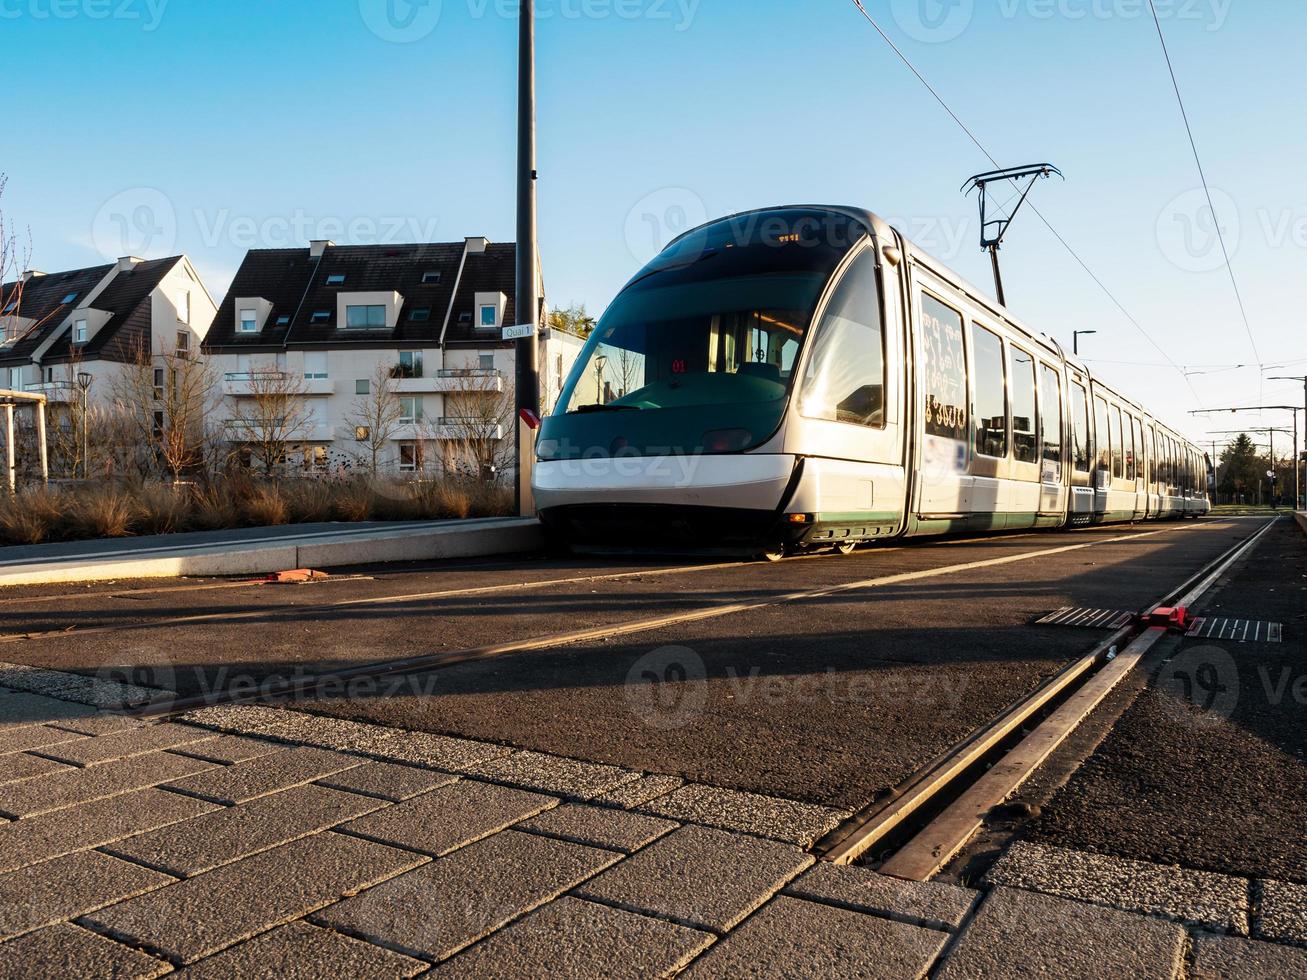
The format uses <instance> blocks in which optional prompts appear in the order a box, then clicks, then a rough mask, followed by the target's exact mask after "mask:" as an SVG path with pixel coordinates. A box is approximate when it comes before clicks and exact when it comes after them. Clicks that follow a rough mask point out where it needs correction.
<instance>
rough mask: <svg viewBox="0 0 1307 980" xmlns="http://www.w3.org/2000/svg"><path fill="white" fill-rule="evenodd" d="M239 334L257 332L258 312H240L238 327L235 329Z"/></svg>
mask: <svg viewBox="0 0 1307 980" xmlns="http://www.w3.org/2000/svg"><path fill="white" fill-rule="evenodd" d="M237 329H238V330H239V331H240V332H241V333H258V332H259V311H258V310H241V320H240V326H239V327H238V328H237Z"/></svg>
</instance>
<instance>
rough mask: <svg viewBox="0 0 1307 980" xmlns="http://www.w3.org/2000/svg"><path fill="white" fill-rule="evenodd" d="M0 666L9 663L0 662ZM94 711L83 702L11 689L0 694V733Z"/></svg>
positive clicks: (80, 715)
mask: <svg viewBox="0 0 1307 980" xmlns="http://www.w3.org/2000/svg"><path fill="white" fill-rule="evenodd" d="M0 666H11V665H8V664H0ZM94 713H95V709H94V708H91V707H88V706H87V705H84V704H74V703H73V702H71V701H61V700H59V699H58V698H50V697H45V696H44V695H41V694H30V693H27V692H23V691H11V692H9V693H7V694H4V695H0V733H4V732H6V731H7V730H9V729H11V728H21V727H23V726H24V725H39V724H41V723H43V722H50V721H60V720H63V719H71V718H78V717H85V716H87V715H92V714H94Z"/></svg>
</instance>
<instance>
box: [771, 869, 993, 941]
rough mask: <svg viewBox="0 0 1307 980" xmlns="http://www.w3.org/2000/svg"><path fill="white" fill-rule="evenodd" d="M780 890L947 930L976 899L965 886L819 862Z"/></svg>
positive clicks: (956, 922)
mask: <svg viewBox="0 0 1307 980" xmlns="http://www.w3.org/2000/svg"><path fill="white" fill-rule="evenodd" d="M785 893H786V894H787V895H795V896H797V897H799V898H806V899H808V900H810V901H814V902H825V903H826V904H828V905H840V906H844V907H846V908H850V909H854V910H856V911H858V912H869V913H871V914H873V915H883V916H885V917H887V918H890V919H897V920H898V921H899V922H907V923H910V924H913V925H920V926H925V927H926V928H929V929H944V930H947V931H949V932H952V931H955V930H956V929H957V928H958V927H959V926H960V925H962V920H963V919H964V918H966V916H967V913H968V912H970V911H971V908H972V906H973V905H974V904H975V902H976V899H977V898H978V897H979V892H974V891H972V890H971V889H970V888H959V887H958V886H956V885H946V884H942V883H940V882H934V881H902V880H900V879H898V878H891V877H889V876H888V875H882V874H877V873H876V872H874V871H870V870H868V869H867V868H859V867H855V866H843V865H835V864H826V863H824V862H820V861H819V862H818V863H817V864H816V865H815V866H813V867H812V868H811V869H810V870H808V871H807V872H805V873H804V874H803V875H802V876H800V877H799V878H797V879H796V880H794V881H792V882H791V883H790V884H789V885H787V886H786V888H785Z"/></svg>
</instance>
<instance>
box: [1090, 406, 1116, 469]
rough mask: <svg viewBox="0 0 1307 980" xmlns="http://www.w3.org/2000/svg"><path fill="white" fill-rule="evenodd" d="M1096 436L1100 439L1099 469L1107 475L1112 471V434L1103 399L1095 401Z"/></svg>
mask: <svg viewBox="0 0 1307 980" xmlns="http://www.w3.org/2000/svg"><path fill="white" fill-rule="evenodd" d="M1094 434H1095V436H1096V437H1097V439H1098V468H1099V469H1100V470H1102V471H1103V472H1105V473H1110V472H1111V471H1112V434H1111V432H1110V431H1109V430H1108V427H1107V402H1106V401H1105V400H1103V399H1102V398H1095V399H1094Z"/></svg>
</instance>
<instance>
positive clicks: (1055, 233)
mask: <svg viewBox="0 0 1307 980" xmlns="http://www.w3.org/2000/svg"><path fill="white" fill-rule="evenodd" d="M853 5H854V6H855V7H857V8H858V11H859V12H860V13H861V14H862V16H863V17H865V18H866V20H867V23H869V24H871V26H872V27H873V28H875V31H876V33H877V34H879V35H880V36H881V38H882V39H883V40H884V41H885V43H886V44H888V45H889V47H890V49H891V50H892V51H893V52H894V53H895V54H896V55H897V56H898V58H899V60H900V61H902V62H903V64H904V65H906V66H907V68H908V70H909V71H911V72H912V74H913V75H915V76H916V77H917V80H918V81H919V82H921V84H922V85H923V86H925V88H926V91H928V92H929V93H930V94H931V96H933V97H934V99H935V101H936V102H938V103H939V104H940V107H941V108H943V110H944V111H945V112H946V113H948V115H949V118H951V119H952V120H953V121H954V122H955V123H957V124H958V127H959V128H960V129H961V130H962V131H963V132H964V133H966V134H967V138H968V139H970V140H971V142H972V143H974V144H975V145H976V148H977V149H978V150H980V152H981V153H982V154H984V156H985V158H986V159H987V160H989V162H990V163H992V164H993V165H994V167H995V168H1000V169H1001V165H1000V164H999V162H998V160H996V159H995V158H994V155H993V154H992V153H990V152H989V150H987V149H986V148H985V144H983V143H982V142H980V139H979V137H977V136H976V134H975V133H974V132H972V131H971V128H970V127H969V126H967V124H966V123H965V122H963V121H962V118H961V117H960V116H959V115H958V114H957V113H956V112H954V111H953V109H952V107H951V106H950V105H949V104H948V103H947V102H946V101H944V97H943V96H942V95H940V94H939V92H938V91H937V90H936V89H935V86H933V85H931V84H930V82H929V81H928V80H927V79H926V76H925V75H923V74H922V73H921V72H920V71H919V70H918V68H917V66H916V65H914V64H913V63H912V60H911V59H910V58H909V57H908V56H907V55H906V54H904V53H903V51H902V49H901V48H899V46H898V45H897V44H895V43H894V39H893V38H891V37H890V36H889V34H887V33H886V32H885V30H884V28H882V27H881V26H880V24H879V23H877V21H876V18H874V17H873V16H872V15H871V12H870V11H868V10H867V8H866V7H865V6H864V5H863V2H862V0H853ZM1030 210H1031V211H1032V212H1033V213H1034V214H1035V215H1036V216H1037V217H1038V218H1039V220H1040V221H1041V222H1042V223H1043V225H1044V227H1045V228H1047V229H1048V230H1049V232H1050V233H1051V234H1052V236H1053V237H1054V238H1056V239H1057V241H1058V242H1059V244H1061V246H1062V247H1063V248H1064V249H1066V251H1067V254H1069V255H1070V256H1071V258H1072V259H1074V260H1075V262H1076V264H1077V265H1079V266H1080V268H1081V269H1083V270H1084V271H1085V273H1086V275H1088V276H1089V278H1090V279H1092V280H1093V281H1094V284H1095V285H1097V286H1098V288H1099V289H1100V290H1102V292H1103V295H1105V296H1106V297H1107V298H1108V299H1109V300H1110V301H1111V303H1112V305H1113V306H1115V307H1116V308H1117V310H1118V311H1119V312H1120V313H1121V315H1122V316H1124V317H1125V318H1126V320H1128V321H1129V322H1130V324H1131V325H1132V326H1133V327H1134V328H1135V329H1136V330H1138V331H1139V333H1140V334H1141V335H1142V336H1143V338H1144V339H1145V340H1147V341H1148V342H1149V343H1150V344H1152V345H1153V347H1154V348H1156V350H1157V352H1158V353H1159V354H1161V355H1162V357H1163V358H1165V360H1166V363H1167V365H1169V366H1170V367H1172V368H1174V369H1175V371H1176V373H1178V374H1179V375H1180V377H1182V378H1183V379H1184V383H1185V386H1186V387H1187V388H1188V389H1189V393H1190V394H1191V395H1193V397H1194V401H1195V402H1196V403H1197V404H1198V405H1200V406H1201V405H1202V404H1203V400H1202V398H1200V397H1199V395H1198V392H1197V390H1195V388H1194V386H1193V383H1192V382H1191V381H1190V380H1189V376H1188V375H1187V374H1185V373H1184V370H1183V369H1182V368H1181V367H1180V365H1178V364H1176V363H1175V361H1174V360H1172V359H1171V355H1170V354H1168V353H1167V352H1166V349H1165V348H1164V347H1162V345H1161V344H1159V343H1158V342H1157V341H1156V340H1154V339H1153V337H1152V335H1151V334H1150V333H1149V332H1148V331H1147V330H1145V329H1144V326H1143V324H1142V323H1140V322H1139V321H1138V320H1137V319H1136V318H1135V317H1134V316H1133V315H1132V314H1131V313H1130V311H1129V310H1128V309H1126V307H1125V304H1123V303H1122V302H1121V301H1120V300H1119V299H1117V298H1116V295H1115V294H1114V293H1113V292H1112V291H1111V290H1110V289H1108V288H1107V284H1106V283H1104V282H1103V280H1102V279H1101V278H1099V276H1098V275H1097V274H1096V273H1095V272H1094V270H1093V269H1091V268H1090V267H1089V264H1088V263H1087V262H1085V260H1084V259H1082V258H1081V257H1080V255H1079V253H1077V252H1076V250H1075V249H1073V248H1072V247H1071V244H1070V243H1069V242H1068V241H1067V240H1066V239H1065V238H1063V237H1062V235H1061V234H1059V233H1058V231H1057V229H1056V228H1054V227H1053V225H1052V223H1051V222H1049V220H1048V219H1047V218H1045V217H1044V215H1043V212H1041V211H1040V210H1039V208H1037V207H1036V206H1035V205H1034V204H1033V203H1031V204H1030Z"/></svg>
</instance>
